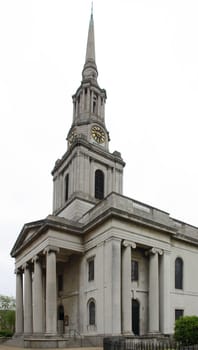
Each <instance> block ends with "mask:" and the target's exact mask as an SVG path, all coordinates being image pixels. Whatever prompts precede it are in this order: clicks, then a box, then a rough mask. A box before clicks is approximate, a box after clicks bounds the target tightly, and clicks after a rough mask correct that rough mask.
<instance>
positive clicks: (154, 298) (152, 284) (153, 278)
mask: <svg viewBox="0 0 198 350" xmlns="http://www.w3.org/2000/svg"><path fill="white" fill-rule="evenodd" d="M159 254H160V255H162V250H160V249H156V248H151V249H150V250H149V333H158V332H159V261H158V255H159Z"/></svg>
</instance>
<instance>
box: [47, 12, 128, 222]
mask: <svg viewBox="0 0 198 350" xmlns="http://www.w3.org/2000/svg"><path fill="white" fill-rule="evenodd" d="M97 78H98V69H97V66H96V59H95V39H94V20H93V12H92V13H91V18H90V22H89V30H88V39H87V49H86V56H85V64H84V67H83V70H82V81H81V85H80V87H79V88H78V89H77V91H76V93H75V94H74V95H73V97H72V99H73V121H72V125H71V128H70V130H69V132H68V134H67V151H66V153H65V154H64V155H63V157H62V159H58V160H57V161H56V163H55V166H54V169H53V171H52V175H53V182H54V198H53V214H54V215H58V216H62V217H65V218H66V219H69V220H78V219H80V217H81V216H82V215H83V214H84V213H86V212H87V211H88V210H89V209H91V208H92V207H93V206H94V205H96V204H97V203H98V201H100V200H103V199H104V198H105V197H106V196H107V195H108V194H109V193H111V192H117V193H120V194H122V177H123V167H124V165H125V163H124V161H123V160H122V158H121V154H120V153H119V152H117V151H115V152H113V153H110V152H109V141H110V138H109V132H108V131H107V128H106V125H105V103H106V98H107V95H106V91H105V90H104V89H101V88H100V86H99V85H98V81H97Z"/></svg>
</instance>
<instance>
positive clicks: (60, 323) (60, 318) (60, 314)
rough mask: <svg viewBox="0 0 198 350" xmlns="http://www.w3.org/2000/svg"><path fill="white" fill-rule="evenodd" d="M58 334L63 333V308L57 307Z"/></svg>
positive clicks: (61, 306)
mask: <svg viewBox="0 0 198 350" xmlns="http://www.w3.org/2000/svg"><path fill="white" fill-rule="evenodd" d="M58 333H59V334H63V333H64V306H63V305H59V307H58Z"/></svg>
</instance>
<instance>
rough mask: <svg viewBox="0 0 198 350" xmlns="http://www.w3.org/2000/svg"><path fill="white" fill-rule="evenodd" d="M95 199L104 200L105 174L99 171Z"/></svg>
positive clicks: (96, 179)
mask: <svg viewBox="0 0 198 350" xmlns="http://www.w3.org/2000/svg"><path fill="white" fill-rule="evenodd" d="M95 198H97V199H103V198H104V174H103V172H102V171H101V170H99V169H98V170H96V172H95Z"/></svg>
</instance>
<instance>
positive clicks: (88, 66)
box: [82, 3, 98, 80]
mask: <svg viewBox="0 0 198 350" xmlns="http://www.w3.org/2000/svg"><path fill="white" fill-rule="evenodd" d="M82 75H83V80H84V79H95V80H96V79H97V76H98V70H97V66H96V59H95V38H94V20H93V3H92V8H91V17H90V21H89V30H88V39H87V50H86V57H85V64H84V68H83V72H82Z"/></svg>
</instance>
